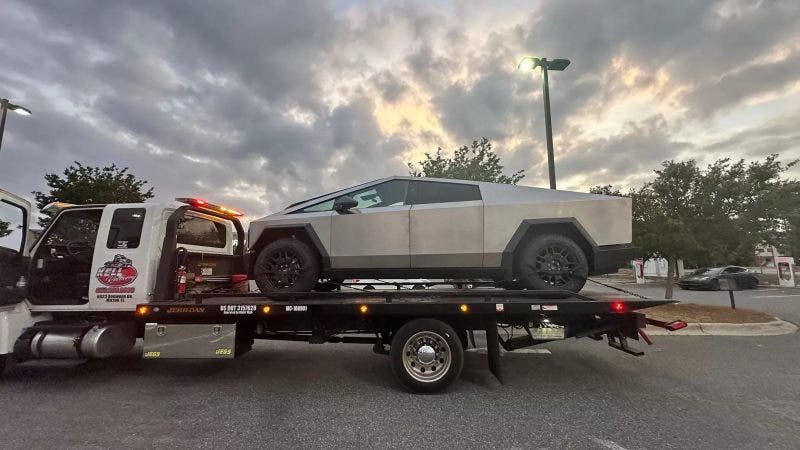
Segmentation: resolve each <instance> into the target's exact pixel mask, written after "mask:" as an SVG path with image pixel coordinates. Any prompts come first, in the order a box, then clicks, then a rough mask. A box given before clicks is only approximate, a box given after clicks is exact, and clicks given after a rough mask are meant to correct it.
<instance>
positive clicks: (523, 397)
mask: <svg viewBox="0 0 800 450" xmlns="http://www.w3.org/2000/svg"><path fill="white" fill-rule="evenodd" d="M625 287H626V288H631V287H633V288H634V289H635V290H636V291H637V292H640V293H643V294H647V295H649V296H652V297H654V298H660V297H661V296H663V288H653V287H649V286H645V287H636V286H631V285H626V286H625ZM676 293H677V295H678V298H681V299H685V300H690V301H694V302H698V303H714V304H726V302H727V295H726V294H725V293H720V292H712V293H707V292H706V293H701V292H693V291H692V292H689V291H676ZM797 294H800V291H798V290H776V289H759V290H757V291H744V292H737V294H736V295H737V299H738V304H739V305H741V306H742V307H749V308H754V309H761V310H764V311H769V312H773V313H775V314H778V315H779V316H781V317H783V318H785V319H787V320H791V321H793V322H795V323H800V306H798V305H800V297H798V296H797ZM479 345H481V344H480V340H479ZM544 349H546V350H548V351H549V353H547V352H545V353H523V354H516V353H507V354H505V355H504V356H503V361H504V368H505V373H506V384H505V385H500V384H499V383H498V382H497V381H496V380H495V379H494V378H493V377H492V376H491V375H490V374H489V372H488V370H487V369H486V363H485V359H484V358H485V357H484V355H482V354H481V353H479V352H470V353H468V356H467V365H466V368H465V370H464V372H463V374H462V377H461V378H462V379H461V381H460V382H459V383H458V384H457V385H456V386H454V388H453V389H452V390H450V391H449V392H447V393H445V394H442V395H432V396H417V395H410V394H407V393H405V392H403V391H401V390H400V389H399V388H398V387H397V385H396V384H395V382H394V380H393V378H392V375H391V373H390V370H389V361H388V358H387V357H385V356H379V355H375V354H373V353H372V352H371V351H370V348H369V346H359V345H341V344H326V345H308V344H302V343H257V344H256V347H255V349H254V350H253V351H252V352H250V353H248V354H247V355H245V356H244V357H243V358H241V359H239V360H236V361H205V362H203V361H142V360H140V359H138V355H136V354H131V355H129V356H126V357H124V358H118V359H114V360H109V361H95V362H89V363H62V364H53V363H34V364H32V365H23V366H18V367H17V368H15V369H14V370H13V371H12V372H11V373H10V374H9V375H8V376H7V377H6V378H5V379H3V380H0V418H2V420H0V436H2V439H3V440H2V445H3V447H4V448H30V447H49V448H65V447H94V448H99V447H111V446H114V447H145V446H147V447H150V446H155V447H161V448H165V447H169V448H198V447H200V448H211V447H245V446H247V447H254V446H265V447H267V446H268V447H278V448H287V447H295V446H307V447H356V448H364V447H414V448H439V447H442V448H460V447H468V448H474V447H487V446H491V447H506V448H509V447H514V448H516V447H524V448H528V447H533V448H608V449H620V448H680V447H707V448H720V447H728V448H730V447H734V448H760V447H767V446H769V447H775V448H797V445H798V442H800V334H798V333H795V334H791V335H784V336H774V337H759V338H752V337H749V338H748V337H715V336H683V337H678V336H665V337H662V336H659V337H657V338H656V342H655V345H654V346H652V347H650V348H647V349H646V351H647V355H646V356H644V357H642V358H636V357H633V356H630V355H626V354H623V353H621V352H618V351H616V350H613V349H610V348H608V347H607V346H606V345H605V344H603V343H599V342H594V341H590V340H587V339H583V340H569V341H564V342H558V343H549V344H546V345H545V346H544Z"/></svg>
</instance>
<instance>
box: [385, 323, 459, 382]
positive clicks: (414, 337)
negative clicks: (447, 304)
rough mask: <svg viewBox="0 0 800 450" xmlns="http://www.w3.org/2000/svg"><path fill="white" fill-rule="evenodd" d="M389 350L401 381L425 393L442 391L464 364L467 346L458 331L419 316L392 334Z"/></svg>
mask: <svg viewBox="0 0 800 450" xmlns="http://www.w3.org/2000/svg"><path fill="white" fill-rule="evenodd" d="M389 354H390V356H391V359H392V371H393V372H394V375H395V377H397V380H398V381H399V382H400V384H401V385H403V387H404V388H406V389H408V390H410V391H412V392H418V393H423V394H430V393H434V392H439V391H442V390H443V389H445V388H446V387H447V386H449V385H450V384H452V383H453V382H454V381H455V380H456V379H457V378H458V376H459V375H460V374H461V369H462V368H463V367H464V349H463V347H462V346H461V340H460V339H459V336H458V334H457V333H456V332H455V330H453V327H451V326H450V325H448V324H446V323H444V322H442V321H440V320H436V319H416V320H412V321H410V322H408V323H406V324H405V325H403V326H402V327H400V329H399V330H397V332H396V333H395V335H394V337H393V338H392V346H391V349H390V351H389Z"/></svg>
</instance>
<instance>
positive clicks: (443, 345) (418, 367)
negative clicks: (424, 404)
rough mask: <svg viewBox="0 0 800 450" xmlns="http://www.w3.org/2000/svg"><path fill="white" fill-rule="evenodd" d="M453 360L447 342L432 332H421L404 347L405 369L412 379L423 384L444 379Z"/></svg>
mask: <svg viewBox="0 0 800 450" xmlns="http://www.w3.org/2000/svg"><path fill="white" fill-rule="evenodd" d="M452 360H453V359H452V357H451V352H450V345H449V344H448V343H447V340H445V338H444V337H443V336H441V335H440V334H437V333H434V332H432V331H420V332H419V333H416V334H414V335H413V336H411V337H410V338H408V340H406V343H405V345H403V367H404V368H405V370H406V373H408V374H409V375H410V376H411V378H413V379H414V380H416V381H419V382H422V383H432V382H434V381H437V380H440V379H441V378H442V377H444V376H445V374H447V371H448V370H449V369H450V365H451V364H452Z"/></svg>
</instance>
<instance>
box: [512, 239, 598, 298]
mask: <svg viewBox="0 0 800 450" xmlns="http://www.w3.org/2000/svg"><path fill="white" fill-rule="evenodd" d="M517 261H518V262H517V264H518V266H517V272H518V275H517V278H518V279H519V280H520V281H521V282H522V284H523V285H524V286H525V287H526V288H527V289H535V290H551V289H559V290H565V291H570V292H578V291H580V290H581V288H583V285H584V284H585V283H586V277H587V276H589V264H588V262H587V259H586V255H585V254H584V253H583V250H582V249H581V248H580V246H578V244H576V243H575V241H573V240H572V239H570V238H568V237H565V236H561V235H558V234H545V235H542V236H537V237H536V238H534V239H533V240H531V241H530V242H529V243H528V244H527V245H525V247H523V249H522V253H521V254H520V255H519V258H518V260H517Z"/></svg>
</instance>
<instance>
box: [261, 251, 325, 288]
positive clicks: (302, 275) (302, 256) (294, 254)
mask: <svg viewBox="0 0 800 450" xmlns="http://www.w3.org/2000/svg"><path fill="white" fill-rule="evenodd" d="M253 277H254V278H255V281H256V284H257V285H258V289H259V290H261V292H263V293H265V294H268V293H275V292H309V291H311V290H312V289H313V288H314V285H316V284H317V280H318V279H319V258H317V254H316V253H314V251H313V250H311V248H309V246H308V245H306V244H304V243H303V242H302V241H299V240H297V239H292V238H285V239H278V240H277V241H275V242H271V243H269V244H267V246H266V247H264V248H263V249H261V252H259V254H258V257H257V258H256V262H255V264H254V265H253Z"/></svg>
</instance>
